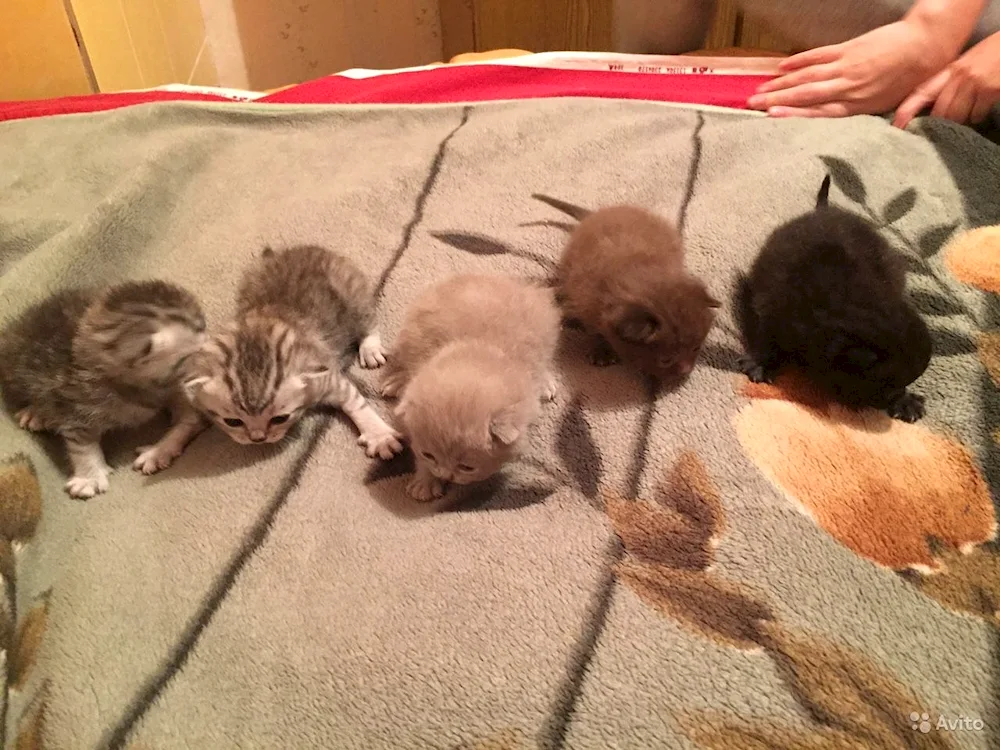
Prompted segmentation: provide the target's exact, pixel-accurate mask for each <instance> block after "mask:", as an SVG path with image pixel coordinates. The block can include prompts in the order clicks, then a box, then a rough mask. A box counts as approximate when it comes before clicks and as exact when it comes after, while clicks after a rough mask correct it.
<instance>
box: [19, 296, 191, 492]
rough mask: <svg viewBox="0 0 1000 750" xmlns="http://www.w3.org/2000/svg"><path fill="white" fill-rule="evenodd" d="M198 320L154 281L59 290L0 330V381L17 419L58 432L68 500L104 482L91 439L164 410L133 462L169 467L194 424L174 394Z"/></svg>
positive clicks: (184, 299) (186, 303) (143, 467)
mask: <svg viewBox="0 0 1000 750" xmlns="http://www.w3.org/2000/svg"><path fill="white" fill-rule="evenodd" d="M204 330H205V318H204V316H203V315H202V312H201V308H200V306H199V304H198V302H197V300H196V299H195V298H194V297H193V296H192V295H191V294H190V293H189V292H187V291H185V290H184V289H181V288H179V287H177V286H174V285H173V284H168V283H166V282H163V281H145V282H129V283H125V284H121V285H118V286H115V287H111V288H109V289H106V290H103V291H98V290H68V291H63V292H59V293H57V294H55V295H53V296H51V297H49V298H48V299H46V300H44V301H43V302H41V303H39V304H37V305H35V306H34V307H32V308H30V309H29V310H27V311H26V312H25V313H24V314H23V315H22V316H21V317H20V318H18V319H17V320H15V321H13V322H12V323H11V324H10V325H9V326H8V327H7V329H6V330H5V331H4V332H3V334H2V335H0V366H2V369H0V385H2V387H3V394H4V400H5V401H6V402H7V404H8V406H9V407H10V408H11V410H13V411H14V412H15V415H16V417H17V419H18V422H19V423H20V425H21V426H22V427H24V428H26V429H30V430H47V431H52V432H56V433H58V434H60V435H61V436H62V437H63V438H64V440H65V442H66V446H67V450H68V452H69V457H70V461H71V463H72V467H73V476H72V478H71V479H70V480H69V482H68V483H67V484H66V489H67V491H68V492H69V493H70V494H71V495H72V496H74V497H93V496H94V495H95V494H97V493H100V492H104V491H106V490H107V488H108V473H109V471H110V469H109V468H108V465H107V463H106V462H105V459H104V454H103V452H102V451H101V447H100V442H99V441H100V438H101V435H103V434H104V433H105V432H109V431H111V430H115V429H120V428H126V427H133V426H136V425H139V424H142V423H144V422H146V421H148V420H150V419H151V418H153V417H154V416H155V415H156V414H157V413H158V412H159V411H160V410H161V409H163V408H164V407H168V406H169V407H171V410H172V411H173V420H174V424H173V426H172V427H171V429H170V431H168V433H167V434H166V435H165V436H164V437H163V439H161V440H160V442H158V443H157V444H156V445H153V446H148V447H143V448H140V449H139V453H140V455H139V458H138V459H136V462H135V465H134V466H135V468H136V469H137V470H140V471H143V472H144V473H147V474H149V473H153V472H155V471H158V470H160V469H164V468H166V467H167V466H169V465H170V463H171V462H172V461H173V459H174V458H176V457H177V456H178V455H180V453H181V452H182V451H183V449H184V447H185V446H186V445H187V443H188V442H190V440H191V439H192V438H193V437H194V436H195V435H196V434H197V433H198V432H199V431H200V430H201V429H202V427H203V425H202V423H201V420H200V418H199V417H198V416H197V414H196V413H194V412H192V411H191V410H190V409H189V408H188V407H187V405H186V404H185V402H184V400H183V398H179V395H180V392H179V388H178V385H179V379H180V372H181V368H182V365H183V363H184V361H185V359H186V358H187V357H188V356H190V355H191V354H193V353H194V352H195V351H197V349H198V347H199V346H200V345H201V343H202V338H203V332H204Z"/></svg>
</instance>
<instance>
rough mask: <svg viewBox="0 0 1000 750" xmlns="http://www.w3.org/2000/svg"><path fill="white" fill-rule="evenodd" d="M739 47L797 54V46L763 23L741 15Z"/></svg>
mask: <svg viewBox="0 0 1000 750" xmlns="http://www.w3.org/2000/svg"><path fill="white" fill-rule="evenodd" d="M736 43H737V46H739V47H742V48H744V49H759V50H769V51H771V52H785V53H793V52H797V51H798V50H797V49H796V47H795V45H794V44H792V43H791V42H789V41H787V40H786V39H783V38H782V37H781V36H780V35H778V34H775V33H774V32H773V31H771V30H770V28H769V27H768V26H767V25H766V24H765V23H763V22H761V21H758V20H756V19H754V18H751V17H750V16H747V15H746V14H742V15H741V19H740V24H739V33H738V38H737V40H736Z"/></svg>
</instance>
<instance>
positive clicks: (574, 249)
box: [535, 195, 721, 381]
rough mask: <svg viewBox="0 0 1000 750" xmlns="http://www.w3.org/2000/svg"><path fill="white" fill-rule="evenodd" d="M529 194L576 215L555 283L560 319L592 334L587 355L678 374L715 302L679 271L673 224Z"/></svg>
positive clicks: (638, 211) (692, 355)
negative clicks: (578, 324) (584, 207)
mask: <svg viewBox="0 0 1000 750" xmlns="http://www.w3.org/2000/svg"><path fill="white" fill-rule="evenodd" d="M535 197H536V198H539V199H540V200H544V201H545V202H546V203H549V204H550V205H553V206H555V207H556V208H559V209H560V210H562V211H564V212H566V213H569V214H570V215H572V216H575V217H582V220H581V221H580V224H579V225H578V226H577V227H576V228H575V229H574V230H573V233H572V234H571V235H570V238H569V242H568V243H567V244H566V248H565V249H564V251H563V254H562V258H561V259H560V262H559V268H558V271H557V282H556V283H557V289H558V292H557V295H558V299H559V302H560V304H561V305H562V308H563V311H564V313H565V315H566V317H567V319H569V320H571V321H576V322H578V323H580V324H581V325H582V326H583V328H584V329H585V330H587V331H588V332H590V333H591V334H593V335H594V338H595V345H594V349H593V352H592V354H591V361H592V362H593V363H594V364H595V365H599V366H606V365H611V364H615V363H617V362H620V361H623V360H624V361H625V362H628V363H631V364H634V365H635V366H637V367H638V368H639V369H640V370H642V371H644V372H646V373H648V374H650V375H653V376H655V377H658V378H663V379H666V380H669V381H678V380H681V379H683V378H686V377H687V376H688V375H689V374H690V373H691V371H692V370H693V369H694V365H695V362H696V361H697V359H698V355H699V354H700V352H701V347H702V345H703V344H704V342H705V339H706V338H707V336H708V333H709V331H710V330H711V327H712V325H713V323H714V322H715V309H716V308H718V307H720V306H721V305H720V303H719V302H718V301H717V300H715V299H714V298H713V297H712V295H711V294H710V293H709V292H708V289H707V288H706V287H705V284H704V283H703V282H702V281H701V280H700V279H698V278H696V277H694V276H692V275H691V274H690V273H688V271H687V270H686V269H685V267H684V247H683V243H682V241H681V236H680V233H679V232H678V231H677V229H676V228H675V227H674V226H673V224H671V223H670V222H669V221H667V220H666V219H663V218H661V217H659V216H656V215H655V214H653V213H651V212H649V211H647V210H645V209H642V208H639V207H637V206H611V207H608V208H602V209H600V210H597V211H592V212H590V211H585V210H584V209H580V208H579V207H576V206H572V205H571V204H567V203H563V202H562V201H554V200H553V199H547V198H546V197H545V196H538V195H536V196H535Z"/></svg>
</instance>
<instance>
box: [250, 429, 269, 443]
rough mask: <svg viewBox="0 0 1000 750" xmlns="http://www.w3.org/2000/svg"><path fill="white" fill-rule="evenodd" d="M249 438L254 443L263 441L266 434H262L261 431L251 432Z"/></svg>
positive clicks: (265, 438)
mask: <svg viewBox="0 0 1000 750" xmlns="http://www.w3.org/2000/svg"><path fill="white" fill-rule="evenodd" d="M250 440H252V441H253V442H255V443H263V442H264V441H265V440H267V435H266V434H264V433H263V432H251V433H250Z"/></svg>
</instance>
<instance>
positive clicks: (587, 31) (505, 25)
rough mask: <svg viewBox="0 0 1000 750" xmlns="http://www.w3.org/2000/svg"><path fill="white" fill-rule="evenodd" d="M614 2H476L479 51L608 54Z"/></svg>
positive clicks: (512, 0) (476, 29) (522, 0)
mask: <svg viewBox="0 0 1000 750" xmlns="http://www.w3.org/2000/svg"><path fill="white" fill-rule="evenodd" d="M613 15H614V12H613V0H475V43H476V51H477V52H482V51H485V50H491V49H506V48H514V49H524V50H528V51H530V52H561V51H566V50H595V51H607V50H610V49H611V45H612V18H613Z"/></svg>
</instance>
